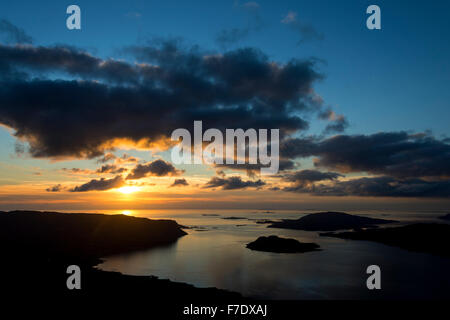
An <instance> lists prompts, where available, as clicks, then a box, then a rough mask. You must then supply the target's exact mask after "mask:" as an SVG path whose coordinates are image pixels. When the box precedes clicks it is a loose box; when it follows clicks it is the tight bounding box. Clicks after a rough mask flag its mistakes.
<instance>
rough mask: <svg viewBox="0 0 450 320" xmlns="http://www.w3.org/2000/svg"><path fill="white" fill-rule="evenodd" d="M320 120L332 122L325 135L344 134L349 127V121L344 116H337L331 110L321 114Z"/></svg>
mask: <svg viewBox="0 0 450 320" xmlns="http://www.w3.org/2000/svg"><path fill="white" fill-rule="evenodd" d="M319 119H322V120H328V121H330V123H329V124H328V125H327V126H326V128H325V130H324V134H330V133H342V132H344V131H345V129H347V127H348V126H349V123H348V120H347V119H346V118H345V117H344V116H343V115H337V114H336V113H335V112H334V111H333V110H331V109H327V110H324V111H323V112H321V113H319Z"/></svg>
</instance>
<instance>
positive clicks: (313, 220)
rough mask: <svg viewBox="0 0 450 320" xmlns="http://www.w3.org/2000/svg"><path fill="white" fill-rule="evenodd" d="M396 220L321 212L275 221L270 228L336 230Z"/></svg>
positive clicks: (370, 225) (371, 225) (364, 226)
mask: <svg viewBox="0 0 450 320" xmlns="http://www.w3.org/2000/svg"><path fill="white" fill-rule="evenodd" d="M392 222H396V221H394V220H385V219H374V218H368V217H361V216H356V215H351V214H347V213H343V212H319V213H312V214H308V215H306V216H304V217H302V218H300V219H296V220H290V219H283V220H282V221H280V222H274V223H272V224H271V225H269V226H268V228H282V229H295V230H305V231H336V230H345V229H355V228H366V227H373V226H375V225H378V224H386V223H392Z"/></svg>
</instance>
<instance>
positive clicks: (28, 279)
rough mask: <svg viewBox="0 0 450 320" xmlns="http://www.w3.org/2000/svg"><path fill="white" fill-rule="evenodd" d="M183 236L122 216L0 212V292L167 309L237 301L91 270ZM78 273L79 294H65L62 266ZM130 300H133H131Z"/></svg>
mask: <svg viewBox="0 0 450 320" xmlns="http://www.w3.org/2000/svg"><path fill="white" fill-rule="evenodd" d="M185 234H186V233H185V232H184V231H183V230H181V227H180V225H178V224H177V223H176V222H175V221H173V220H150V219H146V218H137V217H131V216H125V215H104V214H88V213H57V212H37V211H11V212H0V250H1V255H2V263H1V264H0V272H1V274H2V289H3V290H5V292H8V294H9V295H17V296H20V297H23V296H24V295H30V296H33V297H35V298H37V297H39V298H42V299H43V298H44V297H52V298H61V297H66V296H67V297H82V298H83V297H85V298H88V299H92V298H96V299H98V298H100V297H103V298H104V297H118V296H124V298H126V297H134V298H141V299H145V300H148V301H152V300H154V301H160V303H159V305H163V304H164V303H169V304H173V303H174V302H180V303H181V302H183V301H185V299H186V297H189V301H217V300H221V301H224V300H227V301H228V300H231V301H234V300H236V299H242V297H241V295H240V294H238V293H233V292H228V291H225V290H219V289H216V288H204V289H203V288H195V287H193V286H192V285H189V284H184V283H176V282H172V281H169V280H161V279H158V278H156V277H151V276H128V275H122V274H120V273H117V272H107V271H101V270H98V269H96V268H94V266H95V265H97V264H98V263H100V262H101V260H100V259H101V258H102V257H105V256H107V255H111V254H117V253H127V252H130V251H134V250H143V249H147V248H152V247H155V246H167V245H172V244H173V243H174V242H176V240H177V239H178V238H179V237H182V236H184V235H185ZM69 265H78V266H79V267H80V268H81V290H68V289H67V286H66V280H67V277H68V274H67V267H68V266H69ZM134 298H133V299H134Z"/></svg>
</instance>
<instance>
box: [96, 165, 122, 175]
mask: <svg viewBox="0 0 450 320" xmlns="http://www.w3.org/2000/svg"><path fill="white" fill-rule="evenodd" d="M124 171H127V169H126V168H120V167H118V166H116V165H114V164H105V165H103V166H101V167H100V168H99V169H97V171H96V172H97V173H113V174H118V173H122V172H124Z"/></svg>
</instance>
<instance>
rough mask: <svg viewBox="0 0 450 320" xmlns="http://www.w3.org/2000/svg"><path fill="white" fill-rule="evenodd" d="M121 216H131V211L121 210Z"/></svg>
mask: <svg viewBox="0 0 450 320" xmlns="http://www.w3.org/2000/svg"><path fill="white" fill-rule="evenodd" d="M122 214H124V215H126V216H129V215H130V214H131V211H130V210H123V211H122Z"/></svg>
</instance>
